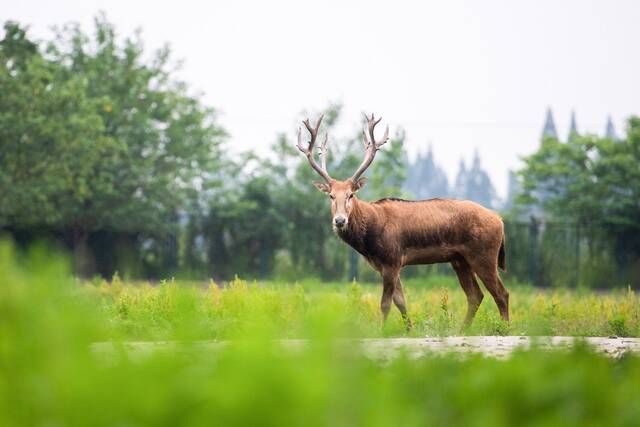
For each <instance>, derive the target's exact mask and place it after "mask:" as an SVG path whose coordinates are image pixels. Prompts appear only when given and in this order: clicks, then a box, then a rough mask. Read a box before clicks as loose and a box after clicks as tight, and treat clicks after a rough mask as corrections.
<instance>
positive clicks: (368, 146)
mask: <svg viewBox="0 0 640 427" xmlns="http://www.w3.org/2000/svg"><path fill="white" fill-rule="evenodd" d="M364 117H365V118H366V119H367V129H364V130H363V131H362V135H363V137H364V141H363V142H364V148H365V150H366V151H365V156H364V160H363V161H362V164H361V165H360V167H358V169H357V170H356V172H355V173H354V174H353V176H352V177H351V181H352V182H356V181H357V180H358V178H360V175H362V174H363V173H364V171H366V170H367V168H368V167H369V165H371V162H373V158H374V157H375V156H376V151H378V150H379V149H380V147H382V145H383V144H384V143H385V142H387V141H388V140H389V126H388V125H387V128H386V130H385V131H384V136H383V137H382V140H380V142H376V138H375V136H374V134H373V131H374V129H375V127H376V125H377V124H378V123H380V120H382V117H380V118H379V119H378V120H376V119H375V117H373V113H371V117H370V118H369V117H367V115H366V114H365V115H364ZM367 131H368V132H369V136H367Z"/></svg>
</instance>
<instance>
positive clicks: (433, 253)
mask: <svg viewBox="0 0 640 427" xmlns="http://www.w3.org/2000/svg"><path fill="white" fill-rule="evenodd" d="M457 253H458V252H457V250H456V249H455V248H448V247H442V246H438V247H425V248H408V249H406V250H405V252H404V256H403V261H404V262H403V264H404V265H415V264H436V263H440V262H449V261H450V260H451V259H452V258H454V257H455V256H456V254H457Z"/></svg>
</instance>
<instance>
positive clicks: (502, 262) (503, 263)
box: [498, 237, 507, 271]
mask: <svg viewBox="0 0 640 427" xmlns="http://www.w3.org/2000/svg"><path fill="white" fill-rule="evenodd" d="M498 267H500V268H501V269H502V271H507V256H506V254H505V253H504V237H503V238H502V243H500V251H498Z"/></svg>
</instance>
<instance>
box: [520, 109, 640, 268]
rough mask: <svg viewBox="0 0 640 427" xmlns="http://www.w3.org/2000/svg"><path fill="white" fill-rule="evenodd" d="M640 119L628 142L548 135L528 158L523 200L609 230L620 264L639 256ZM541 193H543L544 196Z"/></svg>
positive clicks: (632, 121) (634, 121) (557, 217)
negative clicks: (562, 137)
mask: <svg viewBox="0 0 640 427" xmlns="http://www.w3.org/2000/svg"><path fill="white" fill-rule="evenodd" d="M639 162H640V118H638V117H631V118H630V119H629V120H628V126H627V138H626V141H619V142H618V141H614V140H611V139H609V138H604V139H603V138H598V137H596V136H592V135H591V136H589V135H587V136H575V137H574V138H572V139H571V140H569V141H568V142H566V143H561V142H559V141H557V140H555V139H545V140H544V141H543V143H542V146H541V147H540V149H539V150H538V151H537V152H536V153H534V154H532V155H531V156H529V157H527V158H525V167H524V169H523V170H522V171H521V176H522V178H523V194H522V196H521V197H520V199H519V203H520V204H529V205H530V204H535V203H539V204H541V205H542V206H543V207H544V209H545V212H546V213H547V214H548V215H550V216H551V218H552V219H555V220H560V221H571V222H575V223H577V224H578V225H581V226H583V227H584V228H585V229H586V230H588V229H591V228H587V226H598V227H603V228H605V229H606V230H608V232H609V235H610V236H611V238H612V240H613V242H614V245H615V252H616V258H617V260H618V261H619V262H621V263H626V262H628V261H629V259H630V258H631V257H632V258H635V259H637V258H638V257H639V256H640V169H639V168H638V164H639ZM540 195H544V197H541V196H540Z"/></svg>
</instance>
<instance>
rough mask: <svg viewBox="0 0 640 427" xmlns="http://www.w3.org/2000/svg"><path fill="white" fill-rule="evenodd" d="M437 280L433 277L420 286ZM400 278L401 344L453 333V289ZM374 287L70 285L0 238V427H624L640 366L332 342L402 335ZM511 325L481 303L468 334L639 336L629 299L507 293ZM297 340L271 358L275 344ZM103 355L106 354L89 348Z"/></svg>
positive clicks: (48, 264)
mask: <svg viewBox="0 0 640 427" xmlns="http://www.w3.org/2000/svg"><path fill="white" fill-rule="evenodd" d="M433 280H436V279H433ZM437 280H438V281H439V280H442V281H443V283H442V284H441V285H440V284H438V283H435V284H433V286H431V285H429V286H423V285H419V284H417V283H416V284H415V285H414V284H412V283H409V282H407V283H406V286H407V288H408V290H409V299H410V307H411V312H412V315H413V316H414V318H415V320H416V323H417V327H416V331H415V332H413V334H415V335H422V334H426V333H429V334H449V333H453V332H455V331H457V328H458V325H459V322H460V320H461V319H462V315H463V312H464V297H463V295H462V292H461V291H460V290H458V289H456V288H455V287H453V286H451V283H444V282H446V281H448V280H449V278H440V279H437ZM379 292H380V289H379V288H378V287H370V286H367V285H357V286H353V285H350V284H347V285H339V284H333V285H331V284H330V285H326V286H325V285H322V284H318V283H311V282H309V283H307V282H305V283H301V284H297V285H296V284H273V283H265V284H248V283H245V282H242V281H239V280H238V281H235V282H233V283H231V284H230V285H229V286H228V287H226V288H224V289H220V288H218V287H217V286H215V285H213V286H188V285H186V284H185V285H182V284H178V283H173V282H166V283H163V284H162V285H159V286H150V285H144V284H135V285H132V284H124V283H122V282H121V281H119V280H114V281H113V283H95V284H82V285H79V284H78V283H76V282H75V281H74V280H73V279H71V278H70V276H69V274H68V273H67V270H66V269H65V267H64V263H61V262H60V261H59V260H52V259H51V256H50V255H49V254H47V253H46V252H44V251H39V252H35V253H34V254H33V255H31V256H29V257H26V258H24V259H17V257H16V256H15V255H14V254H13V253H12V251H11V248H10V246H8V245H0V425H2V426H142V425H161V426H176V425H188V426H197V425H221V426H232V425H239V426H247V425H264V426H284V425H304V426H328V425H331V426H334V425H336V426H342V425H344V426H353V425H356V426H357V425H363V426H364V425H372V426H378V425H379V426H389V425H402V426H429V425H443V426H455V425H468V426H487V425H491V426H509V425H523V426H557V425H567V426H584V425H591V426H596V425H607V426H633V425H637V423H638V420H639V419H640V406H639V405H636V404H635V402H636V401H637V398H638V396H640V381H638V378H640V359H638V358H635V357H630V356H627V357H625V358H623V359H622V360H612V359H608V358H605V357H603V356H599V355H597V354H594V353H592V352H591V351H589V350H588V349H587V348H584V347H580V346H579V347H578V348H576V349H575V350H573V351H571V352H552V353H541V352H538V351H530V352H517V353H516V354H514V355H513V356H512V357H511V358H510V359H508V360H506V361H499V360H494V359H485V358H482V357H480V356H469V357H467V358H463V359H461V358H456V357H450V356H433V357H426V358H423V359H420V360H410V359H409V358H406V357H400V358H398V359H395V360H393V361H390V362H388V363H386V364H381V363H379V362H373V361H370V360H368V359H366V358H365V357H363V356H362V355H361V354H359V353H358V352H350V351H345V350H344V348H343V347H341V348H340V349H338V348H337V347H336V345H337V344H336V342H335V338H336V337H345V336H358V337H360V336H395V335H403V329H402V324H401V321H400V318H399V316H398V315H397V314H395V313H394V315H393V316H392V318H390V322H389V324H388V325H387V326H386V327H385V328H382V327H381V325H380V318H379V314H378V309H377V307H378V298H379ZM511 295H512V301H513V317H514V320H513V322H512V324H511V325H510V326H507V325H505V324H503V323H502V322H500V321H499V320H498V317H497V313H496V309H495V307H494V305H493V303H492V302H491V301H489V300H488V299H487V300H485V302H484V304H483V306H484V307H483V308H482V311H481V312H480V313H479V316H478V318H477V319H476V320H477V324H476V326H475V328H474V329H473V330H472V331H471V333H497V332H509V333H521V332H522V333H536V332H539V333H554V334H555V333H560V334H573V335H581V334H586V335H602V334H611V333H612V331H617V332H618V333H622V334H626V335H637V334H638V299H637V297H636V296H635V295H634V294H633V293H632V292H620V293H615V294H592V293H571V292H567V291H561V292H556V293H540V292H536V291H534V290H532V289H528V288H525V287H522V288H520V287H518V288H515V287H514V288H512V289H511ZM281 337H305V338H309V339H310V344H309V346H307V347H305V348H303V349H302V350H300V351H297V352H283V351H280V350H279V349H278V347H277V344H276V343H275V342H274V340H273V339H274V338H281ZM222 338H224V339H228V340H230V342H231V343H232V344H231V345H229V346H227V347H225V348H222V349H220V350H218V351H193V352H158V353H153V354H151V355H149V357H146V358H141V359H131V358H129V357H128V356H127V353H125V352H122V353H118V352H116V353H115V354H113V355H111V356H110V357H109V358H108V359H107V360H105V358H104V357H99V356H100V355H98V354H96V353H95V352H92V351H91V349H90V348H91V347H90V346H91V344H92V343H94V342H97V341H104V340H112V341H115V342H118V341H121V340H124V341H128V340H166V339H172V340H173V339H175V340H180V341H182V342H183V343H184V344H183V345H184V346H188V345H189V341H191V340H194V339H197V340H200V339H222ZM103 356H104V355H103Z"/></svg>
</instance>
